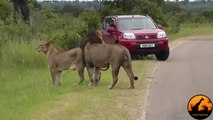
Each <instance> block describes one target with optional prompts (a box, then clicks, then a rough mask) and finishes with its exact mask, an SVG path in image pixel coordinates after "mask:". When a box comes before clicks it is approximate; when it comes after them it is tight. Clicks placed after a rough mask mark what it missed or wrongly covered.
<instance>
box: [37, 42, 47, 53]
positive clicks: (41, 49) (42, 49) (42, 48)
mask: <svg viewBox="0 0 213 120" xmlns="http://www.w3.org/2000/svg"><path fill="white" fill-rule="evenodd" d="M49 46H50V42H41V43H40V44H39V45H38V46H37V47H36V51H37V52H43V53H47V51H48V48H49Z"/></svg>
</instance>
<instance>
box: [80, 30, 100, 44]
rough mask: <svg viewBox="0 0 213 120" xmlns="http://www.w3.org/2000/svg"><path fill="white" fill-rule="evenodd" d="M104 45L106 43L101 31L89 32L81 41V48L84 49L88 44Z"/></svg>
mask: <svg viewBox="0 0 213 120" xmlns="http://www.w3.org/2000/svg"><path fill="white" fill-rule="evenodd" d="M88 42H89V43H91V44H102V43H104V41H103V37H102V33H101V30H95V31H89V32H87V34H86V36H85V37H84V38H83V39H82V41H81V48H84V47H85V45H86V43H88Z"/></svg>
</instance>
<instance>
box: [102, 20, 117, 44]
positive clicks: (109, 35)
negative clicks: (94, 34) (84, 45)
mask: <svg viewBox="0 0 213 120" xmlns="http://www.w3.org/2000/svg"><path fill="white" fill-rule="evenodd" d="M109 27H113V28H114V29H115V31H110V32H109V31H108V30H109ZM116 28H117V26H116V19H115V18H113V17H110V18H105V19H104V21H103V24H102V36H103V39H104V41H105V43H108V44H114V43H115V41H116V38H117V37H116Z"/></svg>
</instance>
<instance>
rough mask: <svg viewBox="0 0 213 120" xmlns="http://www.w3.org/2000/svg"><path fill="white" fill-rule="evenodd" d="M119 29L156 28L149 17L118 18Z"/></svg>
mask: <svg viewBox="0 0 213 120" xmlns="http://www.w3.org/2000/svg"><path fill="white" fill-rule="evenodd" d="M118 25H119V29H120V30H141V29H156V26H155V24H154V23H153V22H152V21H151V20H150V19H149V18H145V17H144V18H120V19H119V20H118Z"/></svg>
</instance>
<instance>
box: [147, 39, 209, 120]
mask: <svg viewBox="0 0 213 120" xmlns="http://www.w3.org/2000/svg"><path fill="white" fill-rule="evenodd" d="M196 94H204V95H207V96H208V97H209V98H210V99H211V100H212V101H213V36H209V37H201V38H197V39H192V40H188V41H185V42H183V43H181V44H180V45H178V46H176V47H175V48H174V49H172V51H171V55H170V57H169V59H168V60H167V61H164V62H159V63H158V65H157V67H156V70H155V72H154V74H153V77H152V82H151V86H150V89H149V97H148V105H147V110H146V120H195V119H193V118H192V117H191V116H190V115H189V113H188V111H187V104H188V101H189V100H190V98H191V97H193V96H194V95H196ZM206 120H213V113H212V114H211V115H210V116H209V117H208V118H207V119H206Z"/></svg>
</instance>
